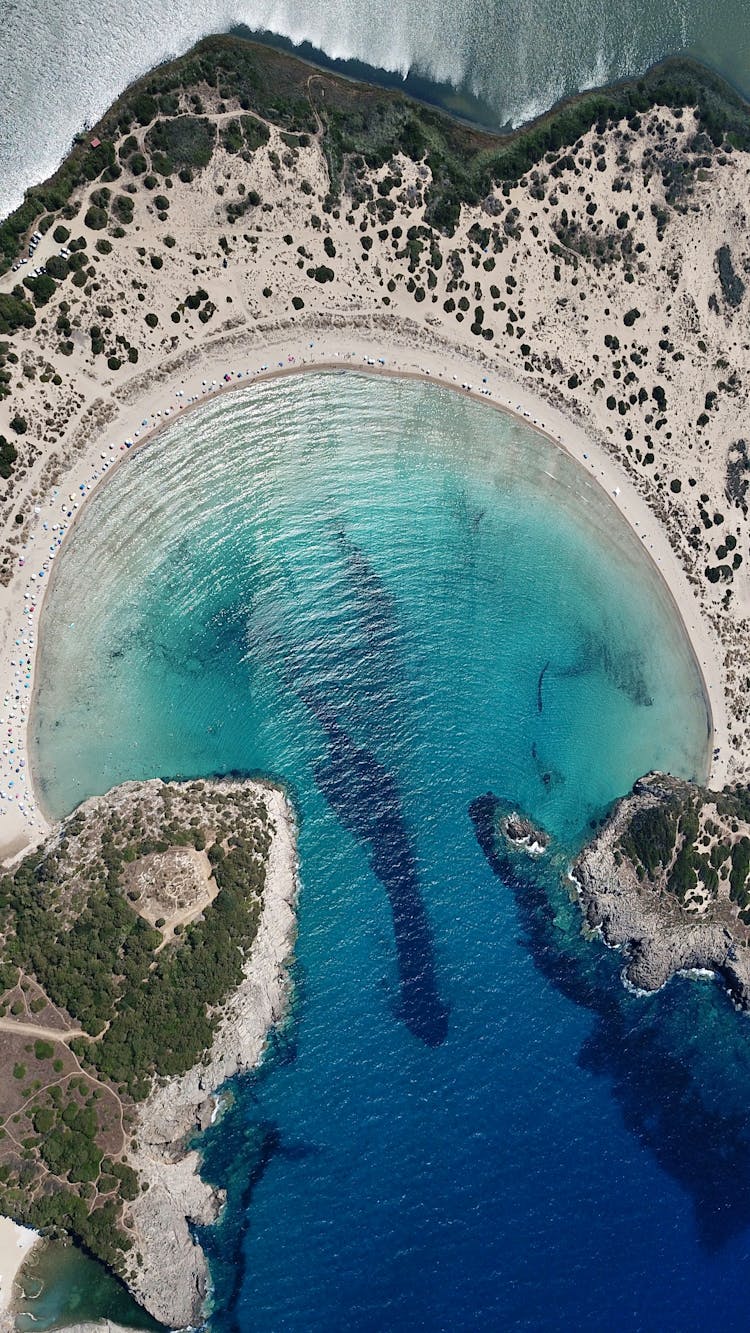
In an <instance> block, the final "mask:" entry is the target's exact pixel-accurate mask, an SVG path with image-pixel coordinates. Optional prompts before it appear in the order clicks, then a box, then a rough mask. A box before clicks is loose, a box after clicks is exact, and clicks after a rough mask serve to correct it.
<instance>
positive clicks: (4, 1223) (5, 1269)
mask: <svg viewBox="0 0 750 1333" xmlns="http://www.w3.org/2000/svg"><path fill="white" fill-rule="evenodd" d="M43 1243H44V1242H43V1238H42V1236H40V1234H39V1232H38V1231H33V1230H32V1229H31V1227H24V1226H21V1225H20V1223H18V1222H14V1221H13V1220H12V1219H11V1218H9V1217H0V1333H4V1330H5V1328H8V1329H11V1328H13V1326H14V1324H13V1311H14V1305H15V1287H16V1283H17V1280H18V1276H19V1274H20V1272H21V1269H22V1268H23V1266H24V1264H25V1263H26V1260H27V1259H28V1258H29V1257H30V1255H31V1254H32V1253H33V1252H34V1250H36V1249H38V1247H39V1246H40V1245H42V1244H43Z"/></svg>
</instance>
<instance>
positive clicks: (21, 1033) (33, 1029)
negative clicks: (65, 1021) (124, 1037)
mask: <svg viewBox="0 0 750 1333" xmlns="http://www.w3.org/2000/svg"><path fill="white" fill-rule="evenodd" d="M0 1032H11V1033H12V1034H13V1035H14V1036H16V1037H39V1038H41V1039H43V1040H46V1041H62V1042H65V1044H66V1045H67V1043H68V1042H69V1041H72V1040H73V1038H74V1037H85V1038H86V1040H87V1041H90V1040H91V1038H90V1037H89V1036H88V1033H86V1032H84V1031H83V1030H82V1028H67V1029H63V1028H44V1027H41V1026H40V1025H39V1024H37V1023H19V1022H17V1021H16V1019H15V1018H0Z"/></svg>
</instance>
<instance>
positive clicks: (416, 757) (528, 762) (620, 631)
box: [21, 371, 750, 1333]
mask: <svg viewBox="0 0 750 1333" xmlns="http://www.w3.org/2000/svg"><path fill="white" fill-rule="evenodd" d="M41 638H42V645H41V657H40V663H39V690H38V696H37V702H36V708H35V713H34V718H33V732H32V740H33V750H34V764H35V769H36V773H37V780H38V783H39V789H40V792H41V795H42V798H43V801H44V803H45V806H46V807H47V809H48V810H49V812H50V813H51V814H52V815H55V816H62V815H65V814H66V813H67V812H68V811H70V810H71V809H72V808H73V807H74V806H75V805H76V804H77V803H78V802H79V801H80V800H82V799H83V798H85V797H86V796H89V795H91V794H93V793H97V792H103V791H105V790H106V789H107V788H109V787H110V786H111V785H113V784H115V783H118V782H121V781H123V780H126V779H138V778H148V777H153V776H155V775H156V776H163V777H165V778H189V777H196V776H205V775H209V774H226V773H233V774H253V775H267V776H269V777H271V778H273V779H274V780H276V781H280V782H282V783H283V784H285V786H286V788H287V791H288V793H289V797H290V799H291V801H292V802H293V804H294V807H295V810H296V812H297V816H298V820H299V858H300V897H299V935H298V939H297V944H296V950H295V955H294V960H293V963H292V971H291V975H292V981H293V998H292V1003H291V1008H290V1012H289V1016H288V1019H287V1021H286V1023H285V1024H284V1025H283V1027H282V1028H281V1029H280V1030H279V1031H278V1032H277V1033H275V1034H274V1036H273V1039H272V1041H271V1043H270V1047H269V1051H268V1054H267V1057H266V1059H265V1062H264V1064H263V1066H262V1067H261V1069H260V1070H259V1071H258V1072H257V1073H254V1074H252V1075H249V1076H246V1077H244V1078H241V1079H237V1080H234V1081H233V1082H232V1083H231V1084H230V1085H229V1086H228V1088H227V1089H226V1090H225V1093H226V1095H225V1098H224V1104H225V1109H224V1112H223V1114H222V1116H221V1117H220V1119H219V1120H218V1121H217V1122H216V1124H215V1125H214V1126H213V1127H212V1128H211V1129H210V1130H209V1131H208V1132H207V1133H206V1134H204V1135H203V1137H202V1138H201V1139H200V1140H199V1146H200V1148H201V1151H202V1153H203V1163H204V1165H203V1170H204V1174H205V1175H206V1176H207V1178H208V1179H209V1180H211V1181H212V1182H213V1183H215V1184H216V1185H219V1186H221V1187H222V1188H223V1189H225V1190H226V1191H227V1199H228V1202H227V1205H226V1208H225V1210H224V1213H223V1215H222V1219H221V1222H220V1224H219V1225H218V1226H217V1227H215V1228H213V1229H208V1230H206V1231H205V1232H204V1233H203V1234H202V1236H201V1239H202V1242H203V1243H204V1245H205V1246H206V1249H207V1252H208V1254H209V1257H210V1263H211V1273H212V1281H213V1295H212V1305H213V1310H212V1315H211V1327H212V1329H214V1330H215V1331H216V1333H235V1331H241V1333H245V1331H246V1330H247V1331H248V1333H250V1331H251V1330H252V1333H281V1331H282V1330H283V1331H284V1333H324V1331H325V1333H331V1331H332V1330H347V1333H384V1331H385V1330H397V1331H398V1333H401V1330H426V1331H427V1333H437V1331H438V1330H440V1331H441V1333H442V1331H445V1333H458V1331H459V1330H461V1331H462V1330H470V1329H477V1328H483V1329H488V1330H493V1331H494V1330H498V1333H500V1331H502V1333H505V1331H506V1330H508V1331H510V1330H535V1331H539V1333H547V1331H549V1333H562V1331H563V1330H566V1331H567V1330H577V1331H578V1330H580V1331H581V1333H584V1331H585V1333H599V1330H601V1329H604V1328H606V1329H610V1330H616V1331H617V1333H620V1330H622V1331H623V1333H625V1331H627V1333H635V1331H636V1330H638V1331H642V1333H657V1331H659V1333H669V1331H670V1330H675V1333H676V1330H683V1331H685V1330H698V1329H705V1328H722V1329H724V1330H738V1331H739V1330H744V1329H746V1328H747V1282H746V1275H745V1264H746V1263H747V1261H748V1257H749V1252H750V1113H749V1112H748V1106H749V1105H750V1033H749V1030H748V1027H747V1020H746V1019H745V1018H744V1017H741V1016H739V1015H738V1014H737V1013H735V1011H734V1010H733V1008H732V1006H731V1004H730V1003H729V1001H728V999H727V997H726V995H725V994H724V992H723V990H722V989H721V987H720V986H719V985H718V984H717V983H716V982H714V981H713V980H711V979H710V978H703V979H690V978H677V979H675V980H674V981H673V982H672V983H670V984H669V985H668V986H667V987H666V988H664V989H663V990H662V991H661V992H659V993H658V994H656V995H651V996H642V995H637V994H634V993H632V992H631V991H629V990H627V989H626V988H625V987H624V986H623V984H622V981H621V976H620V973H621V969H622V958H621V957H620V956H619V955H618V954H617V953H616V952H613V951H610V950H607V949H606V948H605V947H604V946H603V944H602V943H601V941H600V940H599V939H597V938H589V937H586V936H585V935H584V933H583V931H582V923H581V917H580V912H579V909H578V907H577V904H576V903H575V901H574V899H573V897H572V894H571V891H570V890H571V884H570V881H569V878H568V872H569V868H570V865H571V862H572V859H573V858H574V856H575V854H576V851H577V850H578V849H579V848H580V846H581V845H582V843H583V842H584V841H585V840H586V839H587V838H588V837H589V836H590V835H591V832H592V830H593V829H594V828H595V827H596V825H597V822H598V821H599V820H600V819H602V818H603V817H604V815H605V814H606V812H607V810H608V808H609V806H610V804H611V802H612V801H613V800H614V799H615V798H617V797H618V796H619V795H621V794H622V793H624V792H626V791H627V790H628V789H629V787H630V786H631V784H632V782H633V781H634V779H635V778H636V777H638V776H639V775H640V774H642V773H644V772H646V771H648V770H649V769H651V768H654V767H658V768H661V769H665V770H668V771H672V772H674V773H678V774H681V775H684V776H686V777H696V778H699V779H700V778H702V777H704V776H705V773H706V768H707V746H708V719H707V715H706V706H705V701H704V696H703V692H702V688H701V681H700V678H699V675H698V671H697V667H696V664H695V661H694V659H693V656H692V653H691V650H690V647H689V645H688V643H687V641H686V637H685V633H684V630H683V628H682V625H681V622H680V620H679V619H678V617H677V614H676V611H675V608H674V605H673V603H672V602H671V599H670V597H669V595H668V593H667V591H666V589H665V587H664V585H663V583H662V581H661V579H660V576H659V574H658V573H657V571H656V569H655V567H654V566H653V564H652V563H651V561H650V559H649V557H648V556H647V554H646V553H645V551H644V549H643V548H642V545H641V543H640V541H639V539H638V538H637V537H636V536H635V534H634V533H633V532H632V531H631V530H630V528H629V527H627V526H626V525H625V523H624V521H623V520H622V519H620V517H619V516H618V514H617V511H616V510H615V509H614V506H613V505H612V503H611V501H610V499H609V497H608V496H607V495H606V494H605V493H604V492H603V491H601V490H600V489H599V488H598V487H597V486H596V484H595V483H594V482H593V480H592V479H591V478H590V477H588V476H587V475H586V474H585V472H584V471H583V469H582V468H581V467H580V466H579V465H578V464H577V463H575V462H574V461H573V460H572V459H570V458H569V457H568V456H567V455H566V454H564V453H563V452H562V451H561V450H560V449H559V448H557V447H556V446H554V445H553V444H552V443H551V442H550V441H548V440H547V439H546V438H544V437H542V436H540V435H539V434H538V433H536V432H535V431H534V430H533V429H532V428H531V427H530V426H528V425H527V424H526V423H524V422H522V421H519V420H517V419H515V418H512V417H510V416H509V415H507V414H503V413H501V412H499V411H495V410H491V409H490V408H489V407H488V406H485V405H483V404H481V403H478V402H476V401H471V400H469V399H467V398H466V397H464V396H462V395H461V394H457V393H455V392H453V391H451V390H449V389H447V388H445V387H438V386H436V385H431V384H427V383H421V382H415V381H405V380H399V379H389V380H385V379H383V378H372V377H368V376H366V375H364V374H358V373H353V372H351V371H346V372H343V371H342V372H341V373H328V374H323V373H315V374H312V373H310V374H303V375H298V376H291V377H287V378H284V379H278V380H275V381H269V382H265V383H257V384H253V385H250V386H248V387H247V388H245V389H242V390H238V391H235V392H232V393H230V394H227V395H225V396H224V397H222V398H220V399H217V400H214V401H212V402H211V403H208V404H205V405H203V406H202V407H201V409H200V410H199V411H196V412H195V413H193V414H191V415H188V416H186V417H184V418H183V419H181V420H178V421H176V422H175V423H174V424H171V425H170V426H169V427H168V428H167V429H166V430H165V431H164V432H163V433H162V434H161V435H160V436H159V437H157V438H156V439H155V440H154V441H153V442H152V443H150V444H148V445H146V446H145V447H144V448H143V449H142V450H140V451H138V452H137V453H135V454H134V455H132V456H130V457H128V459H127V460H126V462H125V463H124V464H123V466H122V467H120V468H119V469H118V470H117V471H116V473H115V474H114V475H113V476H112V477H111V478H110V479H109V480H108V482H107V484H106V485H105V486H103V487H102V489H101V490H100V491H99V492H98V493H97V494H95V495H94V497H93V498H92V499H91V500H90V501H89V502H87V506H86V507H85V509H84V510H83V511H82V513H81V516H80V517H79V519H78V521H77V523H76V524H75V526H74V528H73V530H72V532H71V534H70V535H69V538H68V539H66V546H65V548H64V550H63V553H62V554H61V556H60V557H59V558H58V561H57V562H56V568H55V577H54V579H53V581H52V584H51V586H50V589H49V592H48V598H47V602H46V605H45V610H44V616H43V623H42V636H41ZM503 808H519V809H522V810H523V811H525V812H527V813H528V814H529V815H530V816H531V817H532V818H533V819H534V820H535V821H538V822H539V823H540V824H541V825H543V826H544V827H545V828H546V829H547V830H548V832H549V833H550V834H551V836H552V843H551V846H550V850H549V851H548V853H547V854H546V855H545V856H544V857H541V858H538V859H536V860H534V859H532V858H528V857H525V856H519V857H516V858H515V860H509V859H508V858H504V857H503V856H502V855H501V854H500V852H499V850H498V844H497V841H496V839H495V837H494V832H495V823H496V819H497V813H498V811H499V810H501V809H503ZM45 1263H46V1268H43V1270H42V1271H41V1273H40V1274H39V1275H38V1280H35V1281H34V1282H32V1283H31V1284H30V1285H29V1286H28V1289H27V1295H28V1299H27V1300H26V1301H25V1303H24V1310H25V1314H24V1315H23V1316H22V1319H21V1327H22V1328H23V1329H25V1330H30V1329H32V1328H33V1329H34V1330H39V1333H41V1331H42V1330H45V1329H48V1328H52V1327H57V1326H60V1325H64V1324H65V1323H70V1322H72V1321H73V1320H74V1319H76V1318H83V1317H92V1316H96V1315H105V1314H108V1315H111V1316H116V1317H118V1318H119V1319H121V1320H122V1321H123V1322H125V1323H129V1322H133V1321H135V1319H136V1314H135V1312H134V1310H133V1309H132V1307H128V1305H127V1300H126V1297H125V1294H124V1292H123V1291H122V1290H121V1289H118V1288H117V1286H116V1284H114V1283H113V1282H112V1281H111V1280H109V1281H107V1280H105V1279H104V1277H103V1275H102V1272H101V1270H100V1269H99V1268H98V1266H96V1265H94V1264H93V1263H92V1261H91V1260H87V1259H84V1258H83V1257H82V1256H80V1255H78V1254H77V1252H71V1251H70V1250H69V1249H68V1250H67V1251H56V1250H54V1249H53V1250H51V1251H49V1252H48V1254H47V1258H46V1260H45ZM40 1292H41V1294H40Z"/></svg>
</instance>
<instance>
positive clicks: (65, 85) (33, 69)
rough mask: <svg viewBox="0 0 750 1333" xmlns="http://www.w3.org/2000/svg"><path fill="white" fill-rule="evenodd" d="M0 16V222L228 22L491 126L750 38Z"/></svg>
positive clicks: (190, 18)
mask: <svg viewBox="0 0 750 1333" xmlns="http://www.w3.org/2000/svg"><path fill="white" fill-rule="evenodd" d="M0 11H1V12H2V13H3V25H4V41H3V43H2V48H1V49H0V87H2V89H3V100H4V111H5V113H6V114H5V115H4V116H3V123H2V124H1V125H0V213H2V214H5V213H7V212H8V211H10V209H11V208H13V207H15V206H16V205H17V204H18V203H19V202H20V200H21V197H22V194H23V190H24V189H25V188H26V187H27V186H28V185H30V184H31V183H33V182H35V181H38V180H41V179H43V178H44V177H45V176H47V175H49V174H50V173H51V172H52V171H53V170H54V169H55V167H56V166H57V165H58V163H59V161H60V159H61V157H62V156H63V155H64V153H65V152H66V150H67V148H68V146H69V144H70V141H71V139H72V137H73V136H74V134H76V133H77V132H78V131H79V130H80V129H81V128H82V127H83V126H84V125H85V124H91V123H93V122H94V121H95V120H96V119H97V118H98V117H99V116H100V115H101V114H102V113H103V112H104V111H105V110H106V108H107V107H108V106H109V105H110V104H111V102H112V101H113V100H114V98H115V97H116V96H117V95H118V94H119V93H120V92H121V91H122V89H123V88H124V87H126V86H127V84H128V83H130V82H132V81H133V80H134V79H136V78H138V77H139V76H140V75H142V74H144V73H145V72H146V71H147V70H148V69H150V68H152V67H153V66H154V65H155V64H157V63H159V62H161V61H164V60H167V59H170V58H173V57H174V56H177V55H179V54H181V53H183V52H184V51H186V50H188V49H189V48H190V46H192V45H193V44H194V43H195V42H196V41H198V40H199V39H200V38H201V37H203V36H205V35H206V34H208V33H212V32H228V31H230V30H231V29H236V28H237V27H238V26H242V27H243V28H247V29H249V30H252V31H254V32H256V33H268V34H276V35H278V36H279V37H282V38H285V39H286V40H288V41H290V42H292V43H294V44H296V45H299V44H302V43H305V46H306V50H307V49H308V48H309V47H312V48H315V49H316V50H317V51H319V52H321V53H323V56H324V57H327V58H328V59H329V60H333V61H356V62H358V63H359V64H360V65H363V66H369V67H370V68H371V69H378V70H381V71H388V72H390V74H392V75H393V76H394V77H395V78H396V79H402V80H406V79H407V78H411V79H415V80H417V81H418V82H420V83H421V85H422V88H423V89H424V85H425V82H427V83H431V84H433V85H435V86H436V87H435V94H434V95H435V98H436V100H438V101H442V102H443V103H444V104H445V105H446V106H448V107H449V108H450V109H452V110H455V111H459V112H462V113H463V114H468V115H470V116H471V115H475V116H476V117H477V118H480V119H482V120H484V121H485V123H489V124H492V125H494V126H496V127H503V126H508V125H517V124H519V123H522V122H523V121H526V120H529V119H531V118H532V117H533V116H535V115H537V114H539V113H540V112H541V111H544V110H546V109H548V108H549V107H550V106H551V105H553V104H554V103H555V102H556V101H558V100H559V99H560V98H561V97H564V96H566V95H568V94H570V93H573V92H576V91H578V90H581V89H584V88H588V87H592V86H595V85H599V84H602V83H606V82H608V81H610V80H612V79H614V78H618V77H624V76H627V75H630V74H633V73H636V72H638V71H639V70H642V69H644V68H646V67H647V66H648V65H649V64H651V63H652V62H653V61H654V60H656V59H658V58H659V57H661V56H663V55H665V54H666V53H668V52H672V51H677V50H681V49H684V48H685V47H687V46H693V47H694V48H696V49H698V50H700V49H703V47H702V44H703V46H705V49H706V51H707V52H709V54H710V55H711V56H712V58H713V62H714V63H715V64H718V66H719V67H720V68H724V69H727V70H729V72H730V73H731V70H732V69H733V68H734V67H735V65H736V67H737V68H738V69H740V70H741V69H742V65H741V64H739V63H737V62H739V61H740V60H741V59H744V56H750V36H749V37H747V38H745V39H743V38H742V37H741V36H740V40H739V41H738V32H739V33H740V34H741V32H742V31H744V30H746V29H747V28H748V24H747V19H746V18H745V19H744V22H743V18H742V10H741V0H719V3H718V4H717V5H716V6H713V7H712V8H711V10H710V12H709V9H708V7H707V6H706V0H681V2H680V3H678V4H675V3H674V0H653V2H652V3H651V4H650V5H649V6H648V7H646V6H644V5H643V3H642V0H621V3H620V4H619V5H617V6H615V7H611V6H607V7H603V6H601V5H600V4H599V3H598V0H564V3H562V4H560V3H559V2H556V0H423V3H422V4H421V5H419V6H414V5H412V4H409V3H407V2H406V0H370V2H369V4H367V5H363V4H360V3H355V0H336V3H334V4H331V3H330V0H209V3H208V4H200V5H199V4H197V3H195V0H193V3H192V4H190V3H186V4H184V5H181V6H179V7H176V8H175V7H174V6H172V5H169V4H167V2H166V0H97V3H96V5H94V4H93V0H70V3H69V4H68V5H66V6H65V8H64V10H62V11H61V10H60V9H59V7H58V6H57V5H55V6H54V8H53V5H52V0H35V3H34V4H33V5H32V7H31V12H30V10H29V7H28V6H21V5H20V3H19V2H18V0H0ZM738 24H739V25H740V27H739V29H738ZM709 41H710V43H711V45H710V48H709V46H708V43H709ZM743 52H744V55H743ZM733 62H734V64H733Z"/></svg>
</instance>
